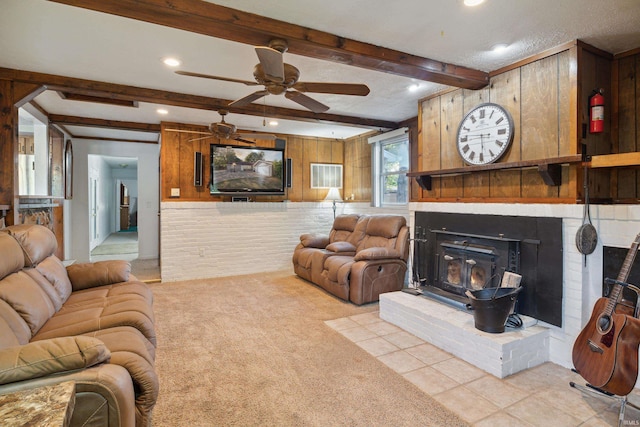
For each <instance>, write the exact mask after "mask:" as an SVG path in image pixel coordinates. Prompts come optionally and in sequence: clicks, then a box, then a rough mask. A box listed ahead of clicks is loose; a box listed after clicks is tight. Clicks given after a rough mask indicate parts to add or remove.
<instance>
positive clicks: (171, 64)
mask: <svg viewBox="0 0 640 427" xmlns="http://www.w3.org/2000/svg"><path fill="white" fill-rule="evenodd" d="M162 62H164V65H168V66H169V67H177V66H178V65H180V64H181V62H180V61H179V60H177V59H176V58H165V59H163V60H162Z"/></svg>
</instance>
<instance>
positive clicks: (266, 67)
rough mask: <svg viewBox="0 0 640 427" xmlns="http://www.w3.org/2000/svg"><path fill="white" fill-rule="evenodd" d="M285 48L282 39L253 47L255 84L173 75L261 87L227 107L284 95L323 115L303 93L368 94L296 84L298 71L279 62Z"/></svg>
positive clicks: (360, 88)
mask: <svg viewBox="0 0 640 427" xmlns="http://www.w3.org/2000/svg"><path fill="white" fill-rule="evenodd" d="M287 48H288V45H287V41H286V40H282V39H273V40H271V41H270V42H269V46H256V47H255V50H256V54H257V55H258V59H259V60H260V63H259V64H257V65H256V66H255V67H254V68H253V77H254V78H255V80H256V81H255V82H251V81H247V80H239V79H232V78H227V77H219V76H211V75H208V74H200V73H192V72H190V71H180V70H179V71H176V73H177V74H180V75H183V76H191V77H203V78H206V79H213V80H222V81H226V82H234V83H242V84H244V85H247V86H260V85H262V86H264V89H263V90H259V91H257V92H254V93H252V94H249V95H247V96H245V97H243V98H240V99H238V100H236V101H233V102H232V103H230V104H229V107H243V106H245V105H248V104H250V103H252V102H253V101H256V100H258V99H260V98H262V97H264V96H267V95H282V94H284V96H285V97H286V98H288V99H290V100H292V101H293V102H297V103H298V104H300V105H302V106H303V107H305V108H307V109H309V110H311V111H313V112H314V113H323V112H325V111H327V110H328V109H329V107H328V106H326V105H324V104H323V103H321V102H319V101H316V100H315V99H313V98H311V97H309V96H307V95H305V94H304V93H303V92H313V93H331V94H337V95H357V96H366V95H367V94H369V88H368V87H367V85H364V84H355V83H312V82H299V81H298V78H299V77H300V71H299V70H298V69H297V68H296V67H294V66H293V65H290V64H287V63H285V62H284V60H283V54H284V52H286V51H287Z"/></svg>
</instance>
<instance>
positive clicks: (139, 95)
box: [0, 68, 398, 130]
mask: <svg viewBox="0 0 640 427" xmlns="http://www.w3.org/2000/svg"><path fill="white" fill-rule="evenodd" d="M0 79H6V80H13V81H16V82H25V83H35V84H38V85H43V86H45V87H46V89H49V90H54V91H62V92H68V93H75V94H81V95H85V96H96V97H100V98H103V99H104V98H109V99H117V100H125V101H139V102H148V103H151V104H162V105H173V106H177V107H186V108H196V109H200V110H210V111H218V110H221V109H225V110H228V111H229V112H231V113H236V114H246V115H250V116H258V117H262V116H264V115H267V116H269V117H273V118H277V119H282V120H297V121H306V122H313V123H331V124H339V125H348V126H358V127H364V128H367V129H376V130H379V129H396V128H397V127H398V124H397V123H396V122H392V121H388V120H378V119H368V118H363V117H354V116H343V115H339V114H328V113H314V112H311V111H307V110H294V109H292V108H279V107H271V106H267V107H265V106H262V105H258V104H249V105H247V106H244V107H233V108H230V107H229V106H228V105H229V103H231V102H233V100H229V99H220V98H210V97H206V96H200V95H189V94H184V93H177V92H168V91H165V90H157V89H147V88H141V87H136V86H127V85H120V84H115V83H106V82H99V81H95V80H85V79H77V78H74V77H65V76H57V75H53V74H43V73H36V72H32V71H22V70H13V69H10V68H0Z"/></svg>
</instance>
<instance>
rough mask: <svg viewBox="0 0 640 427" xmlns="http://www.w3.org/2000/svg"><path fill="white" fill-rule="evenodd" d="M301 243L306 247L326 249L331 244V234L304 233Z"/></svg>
mask: <svg viewBox="0 0 640 427" xmlns="http://www.w3.org/2000/svg"><path fill="white" fill-rule="evenodd" d="M300 243H301V244H302V246H304V247H305V248H318V249H324V248H325V247H326V246H327V245H328V244H329V236H325V235H320V234H303V235H301V236H300Z"/></svg>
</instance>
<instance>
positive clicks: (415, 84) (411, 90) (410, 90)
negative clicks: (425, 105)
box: [409, 83, 420, 92]
mask: <svg viewBox="0 0 640 427" xmlns="http://www.w3.org/2000/svg"><path fill="white" fill-rule="evenodd" d="M418 89H420V85H419V84H418V83H414V84H412V85H411V86H409V92H415V91H417V90H418Z"/></svg>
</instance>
